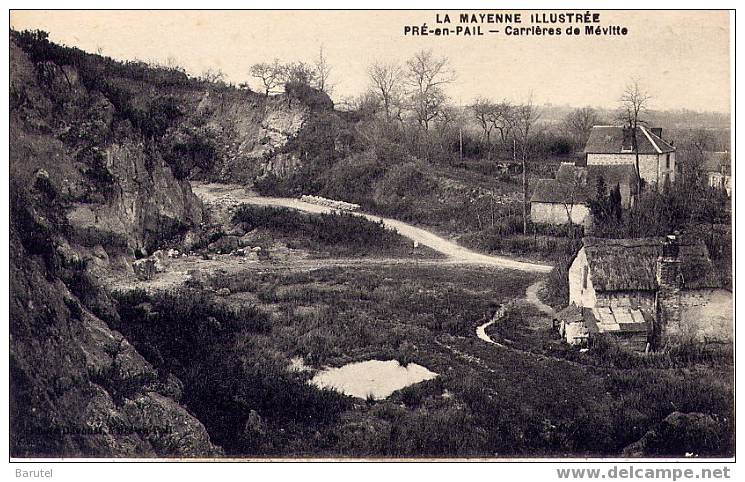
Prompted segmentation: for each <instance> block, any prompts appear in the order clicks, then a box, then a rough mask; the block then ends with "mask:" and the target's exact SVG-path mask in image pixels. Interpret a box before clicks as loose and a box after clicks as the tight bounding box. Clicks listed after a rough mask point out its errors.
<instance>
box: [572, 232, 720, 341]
mask: <svg viewBox="0 0 745 482" xmlns="http://www.w3.org/2000/svg"><path fill="white" fill-rule="evenodd" d="M568 278H569V280H568V281H569V302H570V305H571V304H573V305H574V306H576V307H578V308H584V309H587V310H589V311H590V312H591V313H592V317H593V318H594V319H595V321H594V323H593V322H591V321H588V320H587V319H585V320H584V322H585V328H586V330H587V331H588V336H590V334H589V333H591V332H592V330H595V329H596V330H598V332H617V333H619V334H623V333H626V334H628V333H629V332H630V331H633V332H641V331H642V327H643V326H644V325H642V323H648V324H649V325H646V329H647V330H648V331H646V332H645V333H646V335H648V336H649V341H650V342H652V343H653V344H664V343H665V342H666V341H667V340H668V339H670V338H671V337H674V338H691V339H696V340H710V341H711V340H720V341H721V340H724V341H727V340H731V335H732V320H733V318H732V315H733V311H732V293H731V292H729V291H726V290H724V289H721V282H720V280H719V278H718V276H717V273H716V271H715V269H714V266H713V264H712V262H711V260H710V259H709V254H708V251H707V249H706V246H705V245H704V244H703V242H700V241H689V240H685V239H680V238H679V237H676V236H668V237H667V238H639V239H599V238H584V240H583V247H582V248H581V249H580V250H579V252H578V253H577V255H576V256H575V258H574V260H573V261H572V263H571V265H570V267H569V274H568ZM583 313H584V315H586V314H588V313H587V311H583ZM584 315H583V316H584ZM634 323H637V325H632V324H634ZM616 325H618V326H616ZM630 338H632V339H633V338H634V336H630ZM637 341H638V340H637ZM637 341H634V343H636V344H637V346H639V343H638V342H637Z"/></svg>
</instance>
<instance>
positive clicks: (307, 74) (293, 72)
mask: <svg viewBox="0 0 745 482" xmlns="http://www.w3.org/2000/svg"><path fill="white" fill-rule="evenodd" d="M317 80H318V79H317V73H316V69H315V67H314V66H312V65H308V64H306V63H305V62H292V63H290V64H288V65H286V66H285V78H284V81H285V84H304V85H308V86H312V85H316V82H317Z"/></svg>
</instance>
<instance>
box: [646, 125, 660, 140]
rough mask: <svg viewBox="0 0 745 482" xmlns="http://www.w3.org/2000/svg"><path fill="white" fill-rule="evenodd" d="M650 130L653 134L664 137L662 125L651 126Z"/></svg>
mask: <svg viewBox="0 0 745 482" xmlns="http://www.w3.org/2000/svg"><path fill="white" fill-rule="evenodd" d="M649 130H650V131H652V134H654V135H656V136H657V137H659V138H660V139H662V127H650V129H649Z"/></svg>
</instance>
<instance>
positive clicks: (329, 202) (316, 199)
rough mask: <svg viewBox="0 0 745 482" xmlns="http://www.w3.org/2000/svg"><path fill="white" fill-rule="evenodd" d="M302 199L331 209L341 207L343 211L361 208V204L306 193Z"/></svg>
mask: <svg viewBox="0 0 745 482" xmlns="http://www.w3.org/2000/svg"><path fill="white" fill-rule="evenodd" d="M300 200H301V201H303V202H306V203H310V204H318V205H320V206H326V207H329V208H331V209H339V210H342V211H358V210H359V209H360V205H359V204H353V203H348V202H344V201H336V200H334V199H327V198H325V197H321V196H310V195H307V194H304V195H303V196H301V197H300Z"/></svg>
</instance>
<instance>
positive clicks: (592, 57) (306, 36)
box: [11, 11, 730, 112]
mask: <svg viewBox="0 0 745 482" xmlns="http://www.w3.org/2000/svg"><path fill="white" fill-rule="evenodd" d="M435 13H437V12H434V11H433V12H428V11H414V12H403V11H380V12H369V11H368V12H363V11H356V12H355V11H316V12H312V11H301V12H280V11H255V12H247V11H240V12H188V11H176V12H164V11H157V12H154V11H150V12H149V11H125V12H115V11H88V12H81V11H77V12H75V11H72V12H71V11H49V12H45V11H27V12H24V11H15V12H13V13H12V15H11V26H12V27H13V28H15V29H36V28H39V29H42V30H46V31H48V32H49V33H50V37H51V39H52V40H53V41H56V42H61V43H64V44H67V45H74V46H77V47H80V48H82V49H83V50H86V51H89V52H96V51H97V50H100V51H101V52H102V53H103V54H105V55H109V56H111V57H114V58H117V59H141V60H158V61H165V60H166V59H168V58H169V57H172V58H174V59H176V60H177V61H178V63H179V64H181V65H182V66H184V67H185V68H186V69H187V70H188V71H189V72H191V73H199V72H202V71H204V70H205V69H207V68H209V67H212V68H219V69H221V70H222V71H223V72H224V73H225V74H226V76H227V78H228V79H229V80H230V81H233V82H235V83H239V82H243V81H245V80H247V79H249V76H248V68H249V66H250V65H251V64H253V63H256V62H261V61H268V60H271V59H273V58H274V57H277V58H279V59H281V60H283V61H290V60H304V61H311V60H313V58H314V57H316V56H317V55H318V49H319V47H320V46H321V45H323V46H324V50H325V53H326V55H327V57H328V60H329V62H330V64H331V65H332V67H333V72H332V79H331V80H332V83H333V84H335V85H336V88H335V92H334V98H335V99H336V100H338V99H340V98H342V97H344V96H348V95H354V94H358V93H360V92H361V91H363V90H364V89H365V88H366V85H367V77H366V68H367V65H369V64H370V63H371V62H373V61H374V60H376V59H380V60H386V61H389V60H396V61H401V62H403V61H404V60H405V59H406V58H407V57H409V56H411V55H412V54H413V53H414V52H416V51H417V50H420V49H423V48H425V49H432V50H433V51H434V52H435V53H436V54H438V55H444V56H447V57H448V58H449V59H450V61H451V64H452V66H453V68H454V69H455V70H456V72H457V75H458V79H457V81H456V83H454V84H453V85H451V86H449V87H448V94H449V95H450V96H451V98H452V99H453V100H454V102H456V103H462V104H465V103H468V102H470V101H471V100H472V99H473V98H474V97H476V96H479V95H481V96H487V97H492V98H494V99H501V98H507V99H511V100H514V101H520V100H523V99H525V98H527V96H528V94H529V92H531V91H532V92H533V97H534V100H535V101H536V102H538V103H541V104H542V103H553V104H570V105H573V106H585V105H592V106H599V107H615V106H617V99H618V98H619V96H620V95H621V93H622V91H623V87H624V85H625V84H626V83H627V81H628V80H629V79H630V78H632V77H637V78H639V79H640V80H641V82H642V83H643V84H644V85H645V86H646V89H647V90H648V91H649V92H650V93H651V94H652V96H653V99H652V102H651V106H650V107H651V108H653V109H678V108H687V109H692V110H698V111H719V112H728V111H729V107H730V92H729V91H730V80H729V76H730V65H729V62H730V53H729V13H728V12H710V11H681V12H669V11H651V12H628V11H626V12H612V11H601V12H600V15H601V21H602V25H603V26H607V25H620V26H626V27H628V29H629V34H628V35H627V36H608V37H585V36H581V37H567V36H565V35H563V36H561V37H559V38H555V37H538V36H533V37H508V36H506V35H504V34H503V33H501V34H491V35H487V36H483V37H471V38H469V37H453V36H450V37H439V38H438V37H432V36H429V37H406V36H404V35H403V27H404V25H407V24H412V25H415V24H419V25H421V24H422V23H424V22H427V24H428V25H430V26H434V24H435ZM440 13H441V15H442V14H443V13H444V11H440ZM449 13H450V15H451V17H452V18H455V17H456V16H457V14H458V13H459V12H449ZM554 13H556V12H554ZM528 14H529V12H523V15H524V18H526V17H527V16H528ZM523 25H529V23H527V20H524V23H523ZM494 28H498V29H500V30H501V31H502V32H503V29H504V25H497V26H494ZM252 85H256V84H252Z"/></svg>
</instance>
